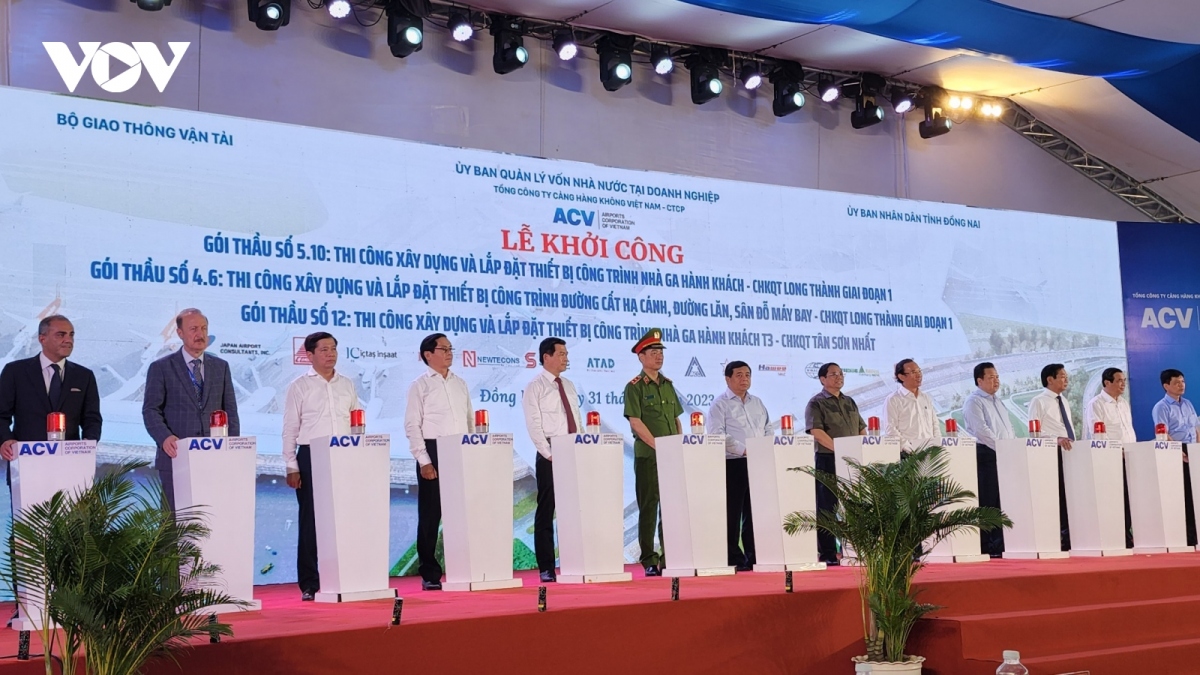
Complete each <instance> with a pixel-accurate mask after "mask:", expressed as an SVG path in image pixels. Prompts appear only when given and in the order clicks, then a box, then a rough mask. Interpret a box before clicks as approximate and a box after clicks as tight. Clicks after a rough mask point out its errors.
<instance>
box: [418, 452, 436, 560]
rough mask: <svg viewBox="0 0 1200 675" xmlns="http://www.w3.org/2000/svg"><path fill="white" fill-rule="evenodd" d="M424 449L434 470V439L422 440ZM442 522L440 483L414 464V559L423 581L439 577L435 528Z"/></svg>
mask: <svg viewBox="0 0 1200 675" xmlns="http://www.w3.org/2000/svg"><path fill="white" fill-rule="evenodd" d="M425 451H426V452H428V453H429V461H430V462H432V463H433V468H434V469H435V470H436V469H437V466H438V457H437V440H436V439H432V438H426V439H425ZM441 524H442V486H441V483H439V482H438V479H437V478H434V479H433V480H427V479H425V478H424V477H422V476H421V465H420V463H419V462H418V463H417V562H418V565H419V566H418V571H419V572H420V573H421V578H422V579H424V580H425V581H438V582H440V581H441V580H442V566H441V565H440V564H438V561H437V539H438V528H439V527H440V526H441Z"/></svg>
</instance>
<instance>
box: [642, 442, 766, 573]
mask: <svg viewBox="0 0 1200 675" xmlns="http://www.w3.org/2000/svg"><path fill="white" fill-rule="evenodd" d="M654 443H655V453H656V454H657V456H658V491H659V495H660V497H661V504H662V527H663V549H664V551H663V552H664V553H665V555H666V559H667V563H669V564H670V567H665V568H664V569H663V571H662V574H663V576H664V577H691V576H701V577H705V576H718V575H722V574H733V573H734V569H733V566H732V565H728V564H727V563H728V562H729V548H728V545H727V543H726V536H727V535H726V531H725V522H726V513H725V436H723V435H719V434H684V435H676V436H662V437H660V438H657V439H655V441H654ZM751 508H753V507H751Z"/></svg>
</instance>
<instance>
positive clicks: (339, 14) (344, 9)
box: [327, 0, 350, 19]
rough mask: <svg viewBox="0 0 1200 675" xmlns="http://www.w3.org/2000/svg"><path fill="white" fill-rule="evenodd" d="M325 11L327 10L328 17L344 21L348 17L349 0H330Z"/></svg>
mask: <svg viewBox="0 0 1200 675" xmlns="http://www.w3.org/2000/svg"><path fill="white" fill-rule="evenodd" d="M327 9H329V16H332V17H333V18H335V19H344V18H346V17H348V16H350V0H332V1H331V2H330V3H329V5H328V6H327Z"/></svg>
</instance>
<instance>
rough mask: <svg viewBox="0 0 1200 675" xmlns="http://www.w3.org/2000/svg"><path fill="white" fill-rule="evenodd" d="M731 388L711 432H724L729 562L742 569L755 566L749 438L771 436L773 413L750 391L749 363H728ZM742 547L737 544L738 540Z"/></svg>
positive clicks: (714, 411) (711, 417)
mask: <svg viewBox="0 0 1200 675" xmlns="http://www.w3.org/2000/svg"><path fill="white" fill-rule="evenodd" d="M725 384H726V385H728V386H729V388H728V389H727V390H726V391H725V393H723V394H721V395H720V396H718V397H717V398H716V400H715V401H713V404H712V407H711V408H709V410H708V433H710V434H724V435H725V513H726V522H725V524H726V527H727V528H728V529H727V532H726V535H727V538H728V543H729V554H728V562H729V564H730V565H733V566H734V567H736V568H737V570H738V571H739V572H749V571H750V570H752V569H754V562H755V560H754V522H753V520H752V519H751V511H750V474H749V470H748V467H747V460H746V439H747V438H754V437H758V436H771V435H773V434H774V430H773V429H772V428H771V416H770V414H769V413H767V406H765V405H763V402H762V399H760V398H759V397H757V396H755V395H754V394H751V393H750V365H749V364H747V363H746V362H745V361H730V362H729V363H728V364H727V365H726V366H725ZM739 542H740V543H741V546H740V547H739V546H738V543H739Z"/></svg>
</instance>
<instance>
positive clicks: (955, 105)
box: [947, 95, 962, 110]
mask: <svg viewBox="0 0 1200 675" xmlns="http://www.w3.org/2000/svg"><path fill="white" fill-rule="evenodd" d="M947 103H948V105H949V106H950V109H951V110H958V109H959V108H961V107H962V97H961V96H957V95H956V96H951V97H950V100H949V101H948V102H947Z"/></svg>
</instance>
